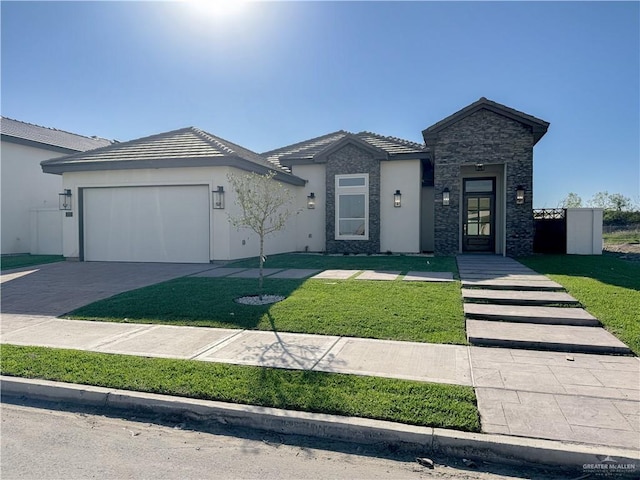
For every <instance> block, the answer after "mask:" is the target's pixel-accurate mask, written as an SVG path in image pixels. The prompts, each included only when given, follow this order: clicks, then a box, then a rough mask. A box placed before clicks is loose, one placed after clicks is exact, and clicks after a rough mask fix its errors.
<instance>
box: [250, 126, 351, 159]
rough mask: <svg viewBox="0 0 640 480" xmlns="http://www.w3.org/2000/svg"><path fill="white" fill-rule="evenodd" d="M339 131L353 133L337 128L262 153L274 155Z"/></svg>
mask: <svg viewBox="0 0 640 480" xmlns="http://www.w3.org/2000/svg"><path fill="white" fill-rule="evenodd" d="M339 133H344V134H345V135H349V134H351V135H352V133H351V132H349V131H347V130H343V129H340V130H336V131H335V132H330V133H325V134H324V135H318V136H317V137H313V138H309V139H307V140H301V141H300V142H296V143H292V144H290V145H286V146H284V147H280V148H274V149H273V150H267V151H266V152H262V153H261V155H265V156H272V155H274V154H275V153H276V152H279V151H282V150H293V149H295V148H296V147H298V146H300V145H306V144H309V143H312V142H315V141H318V140H320V139H322V138H327V137H330V136H332V135H337V134H339Z"/></svg>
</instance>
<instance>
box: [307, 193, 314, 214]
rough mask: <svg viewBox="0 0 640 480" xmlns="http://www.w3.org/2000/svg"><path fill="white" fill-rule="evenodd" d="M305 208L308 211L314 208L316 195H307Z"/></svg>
mask: <svg viewBox="0 0 640 480" xmlns="http://www.w3.org/2000/svg"><path fill="white" fill-rule="evenodd" d="M307 208H308V209H309V210H313V209H314V208H316V194H315V193H313V192H311V193H310V194H309V195H307Z"/></svg>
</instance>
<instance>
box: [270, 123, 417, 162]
mask: <svg viewBox="0 0 640 480" xmlns="http://www.w3.org/2000/svg"><path fill="white" fill-rule="evenodd" d="M350 139H351V140H353V141H354V142H355V143H362V144H363V145H366V146H367V147H368V148H372V149H373V150H375V151H376V152H377V153H378V154H379V155H380V156H381V157H383V158H384V159H386V160H392V159H394V158H398V159H399V158H418V157H425V156H428V152H427V151H426V150H425V146H424V145H422V144H420V143H415V142H411V141H409V140H403V139H401V138H397V137H387V136H384V135H379V134H377V133H372V132H360V133H350V132H347V131H345V130H338V131H337V132H333V133H328V134H326V135H322V136H320V137H315V138H312V139H310V140H305V141H303V142H298V143H294V144H293V145H289V146H286V147H282V148H278V149H276V150H270V151H268V152H264V153H263V154H262V156H264V157H266V158H267V160H268V161H269V162H271V163H273V164H274V165H277V166H279V167H282V166H283V165H286V166H287V167H288V166H290V165H295V164H298V165H299V164H305V163H315V162H321V161H323V157H324V155H326V153H327V152H328V151H333V150H334V147H336V146H338V145H339V144H342V143H344V142H346V141H348V140H350ZM285 168H286V167H285Z"/></svg>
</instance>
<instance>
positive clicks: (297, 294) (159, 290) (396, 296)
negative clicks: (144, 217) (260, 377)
mask: <svg viewBox="0 0 640 480" xmlns="http://www.w3.org/2000/svg"><path fill="white" fill-rule="evenodd" d="M256 289H257V280H255V279H240V278H198V277H186V278H179V279H176V280H171V281H169V282H165V283H161V284H157V285H152V286H149V287H145V288H141V289H138V290H133V291H130V292H126V293H122V294H120V295H116V296H114V297H111V298H108V299H105V300H101V301H98V302H95V303H92V304H90V305H87V306H85V307H82V308H79V309H77V310H75V311H73V312H71V313H70V314H69V315H68V317H69V318H74V319H88V320H101V321H115V322H132V323H162V324H171V325H194V326H203V327H219V328H246V329H258V330H276V331H281V332H299V333H314V334H325V335H341V336H348V337H363V338H379V339H389V340H405V341H417V342H429V343H455V344H466V337H465V330H464V328H465V325H464V316H463V311H462V299H461V296H460V284H459V282H450V283H423V282H404V281H394V282H383V281H378V282H376V281H364V280H346V281H338V280H335V281H329V280H306V281H301V280H283V279H270V278H266V279H265V286H264V291H265V293H269V294H278V295H284V296H286V297H287V298H286V299H285V300H283V301H281V302H278V303H275V304H273V305H265V306H248V305H240V304H237V303H235V302H234V301H233V299H234V298H237V297H241V296H244V295H252V294H255V293H256Z"/></svg>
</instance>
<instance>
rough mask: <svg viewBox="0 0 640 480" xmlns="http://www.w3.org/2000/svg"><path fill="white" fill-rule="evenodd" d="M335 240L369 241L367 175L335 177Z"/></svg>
mask: <svg viewBox="0 0 640 480" xmlns="http://www.w3.org/2000/svg"><path fill="white" fill-rule="evenodd" d="M335 233H336V236H335V238H336V240H369V174H368V173H358V174H349V175H336V232H335Z"/></svg>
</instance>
